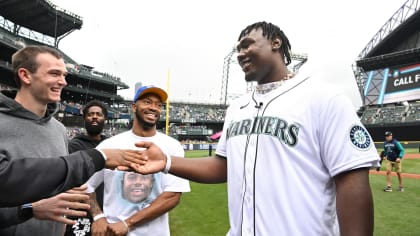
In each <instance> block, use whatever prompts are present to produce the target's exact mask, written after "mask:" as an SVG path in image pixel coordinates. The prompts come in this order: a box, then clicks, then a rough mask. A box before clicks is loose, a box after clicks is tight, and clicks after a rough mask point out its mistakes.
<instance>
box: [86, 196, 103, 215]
mask: <svg viewBox="0 0 420 236" xmlns="http://www.w3.org/2000/svg"><path fill="white" fill-rule="evenodd" d="M88 204H89V205H90V210H89V212H90V214H91V215H92V216H95V215H97V214H101V213H102V209H101V207H100V206H99V204H98V201H97V200H96V193H95V192H93V193H89V200H88Z"/></svg>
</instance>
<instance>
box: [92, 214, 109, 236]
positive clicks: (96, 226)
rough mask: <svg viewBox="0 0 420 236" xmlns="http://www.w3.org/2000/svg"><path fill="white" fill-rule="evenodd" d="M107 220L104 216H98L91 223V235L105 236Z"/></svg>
mask: <svg viewBox="0 0 420 236" xmlns="http://www.w3.org/2000/svg"><path fill="white" fill-rule="evenodd" d="M108 224H109V223H108V221H107V220H106V218H105V217H103V218H100V219H98V220H96V221H94V222H93V223H92V235H93V236H105V235H107V234H106V233H107V229H108Z"/></svg>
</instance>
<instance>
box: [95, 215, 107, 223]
mask: <svg viewBox="0 0 420 236" xmlns="http://www.w3.org/2000/svg"><path fill="white" fill-rule="evenodd" d="M104 217H105V214H104V213H101V214H97V215H96V216H94V217H93V221H94V222H95V221H97V220H99V219H101V218H104Z"/></svg>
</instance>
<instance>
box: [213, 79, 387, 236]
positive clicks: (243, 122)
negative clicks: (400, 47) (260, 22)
mask: <svg viewBox="0 0 420 236" xmlns="http://www.w3.org/2000/svg"><path fill="white" fill-rule="evenodd" d="M260 104H261V106H260V108H258V107H259V105H260ZM216 154H218V155H220V156H224V157H226V158H227V164H228V198H229V200H228V205H229V221H230V226H231V228H230V230H229V232H228V234H227V235H229V236H238V235H243V236H245V235H339V228H338V221H337V215H336V204H335V196H336V195H335V184H334V180H333V178H332V177H334V176H336V175H337V174H339V173H341V172H344V171H348V170H351V169H356V168H360V167H370V166H378V161H379V157H378V155H377V151H376V148H375V146H374V143H373V140H372V138H371V137H370V135H369V134H368V132H367V131H366V129H365V128H364V126H363V125H362V124H361V122H360V119H359V118H358V117H357V115H356V112H355V111H354V109H353V105H352V104H351V102H350V100H349V99H348V98H347V97H346V96H345V95H344V94H342V93H340V92H339V91H338V90H337V88H335V87H334V86H331V85H328V84H326V83H325V82H322V81H319V80H316V79H315V78H298V77H296V78H294V79H291V80H288V81H286V82H285V83H284V84H283V85H282V86H280V87H279V88H277V89H275V90H273V91H271V92H269V93H266V94H263V95H261V94H256V93H254V94H253V95H252V93H251V94H248V95H245V96H243V97H241V98H239V99H238V100H236V101H234V102H233V103H232V105H231V106H230V107H229V108H228V110H227V113H226V119H225V124H224V128H223V134H222V136H221V138H220V141H219V143H218V146H217V150H216Z"/></svg>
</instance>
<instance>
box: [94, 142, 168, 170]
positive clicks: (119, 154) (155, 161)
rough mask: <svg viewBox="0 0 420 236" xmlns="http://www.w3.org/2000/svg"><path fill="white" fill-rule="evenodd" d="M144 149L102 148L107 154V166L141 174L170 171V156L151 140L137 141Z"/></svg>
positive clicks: (137, 145)
mask: <svg viewBox="0 0 420 236" xmlns="http://www.w3.org/2000/svg"><path fill="white" fill-rule="evenodd" d="M136 147H139V148H142V150H132V149H125V150H122V149H101V150H100V151H101V152H102V153H103V154H105V156H106V161H105V168H108V169H117V170H121V171H134V172H137V173H140V174H152V173H156V172H160V171H164V172H165V173H167V172H168V170H169V168H170V161H171V159H170V158H167V155H166V154H164V153H163V152H162V151H161V150H160V148H158V147H157V146H156V145H154V144H153V143H151V142H139V143H136Z"/></svg>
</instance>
